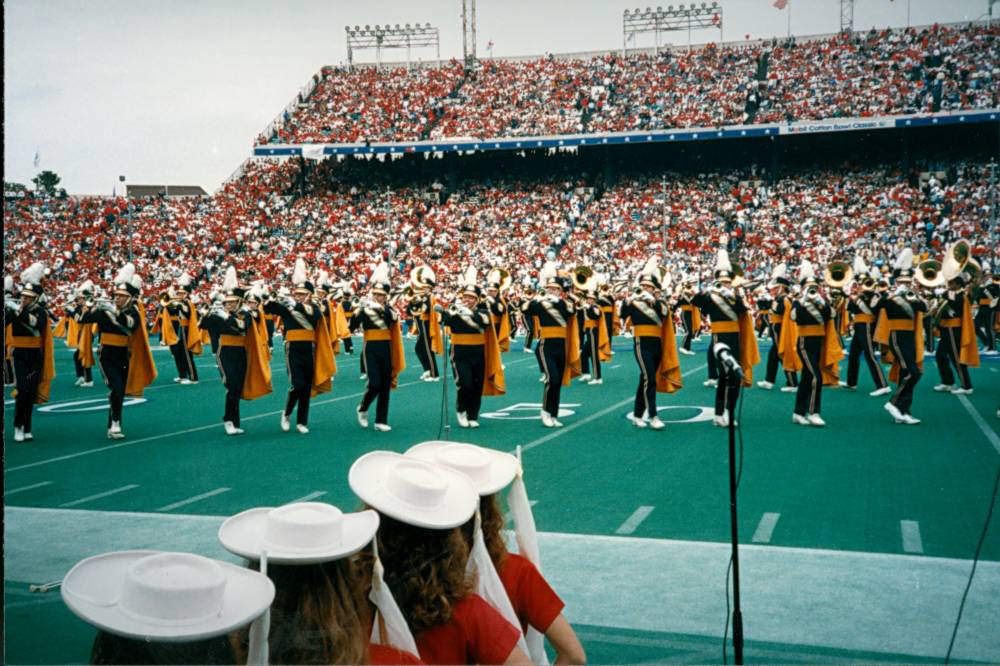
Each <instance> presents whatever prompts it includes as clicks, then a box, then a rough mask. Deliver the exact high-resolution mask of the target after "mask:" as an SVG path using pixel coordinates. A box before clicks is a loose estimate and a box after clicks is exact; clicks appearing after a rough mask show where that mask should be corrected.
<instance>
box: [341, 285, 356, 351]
mask: <svg viewBox="0 0 1000 666" xmlns="http://www.w3.org/2000/svg"><path fill="white" fill-rule="evenodd" d="M340 307H341V310H343V312H344V318H345V320H346V321H348V322H349V321H351V317H352V316H353V315H354V287H353V286H352V284H351V282H349V281H348V282H344V283H343V286H342V288H341V290H340ZM352 331H353V329H351V328H350V327H348V330H347V335H346V336H345V337H344V338H342V339H343V341H344V351H345V352H347V353H348V354H353V353H354V340H352V339H351V332H352Z"/></svg>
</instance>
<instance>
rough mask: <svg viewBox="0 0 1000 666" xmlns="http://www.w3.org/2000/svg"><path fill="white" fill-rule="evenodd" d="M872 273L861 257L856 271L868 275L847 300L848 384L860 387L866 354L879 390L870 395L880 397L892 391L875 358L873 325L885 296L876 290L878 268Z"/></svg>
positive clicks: (852, 386)
mask: <svg viewBox="0 0 1000 666" xmlns="http://www.w3.org/2000/svg"><path fill="white" fill-rule="evenodd" d="M872 271H873V272H871V273H869V271H868V269H867V266H866V265H865V263H864V260H863V259H861V257H857V258H855V260H854V274H855V275H858V276H862V275H863V276H864V277H863V278H861V291H860V293H859V294H857V295H855V296H851V297H850V298H849V299H848V302H847V312H848V314H849V315H850V316H851V322H852V323H851V328H852V329H853V333H852V335H851V347H850V349H849V351H848V358H847V382H846V383H845V384H844V386H845V387H846V388H847V389H848V390H851V391H854V390H855V389H857V387H858V372H859V370H860V366H861V357H862V356H864V358H865V363H867V364H868V371H869V372H870V373H871V376H872V381H873V382H874V383H875V390H874V391H872V392H870V393H869V394H868V395H871V396H876V397H877V396H880V395H885V394H887V393H889V392H890V391H892V389H891V388H890V387H889V383H888V382H887V381H886V379H885V373H884V372H883V371H882V364H881V363H879V361H878V359H876V358H875V348H874V346H873V345H872V333H873V328H872V327H873V326H874V325H875V319H876V317H877V316H878V303H879V300H880V299H881V297H880V296H879V295H878V294H876V293H875V286H876V284H877V271H875V270H874V269H872Z"/></svg>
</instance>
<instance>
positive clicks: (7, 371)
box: [3, 275, 17, 386]
mask: <svg viewBox="0 0 1000 666" xmlns="http://www.w3.org/2000/svg"><path fill="white" fill-rule="evenodd" d="M3 302H4V327H3V336H4V345H3V385H4V386H11V385H13V384H14V364H13V362H12V361H11V358H10V336H11V332H10V312H13V311H14V310H17V307H12V308H8V307H7V305H8V304H11V305H12V306H13V305H14V303H15V302H16V301H15V300H14V278H13V277H12V276H10V275H5V276H4V278H3ZM8 309H9V310H10V312H8Z"/></svg>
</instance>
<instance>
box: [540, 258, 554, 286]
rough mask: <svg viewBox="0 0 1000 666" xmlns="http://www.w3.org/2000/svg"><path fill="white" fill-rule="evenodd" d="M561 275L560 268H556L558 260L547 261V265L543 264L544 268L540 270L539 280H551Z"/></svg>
mask: <svg viewBox="0 0 1000 666" xmlns="http://www.w3.org/2000/svg"><path fill="white" fill-rule="evenodd" d="M558 275H559V269H558V268H556V262H554V261H546V262H545V265H544V266H542V270H540V271H538V281H539V282H542V283H544V282H545V281H546V280H551V279H552V278H555V277H557V276H558Z"/></svg>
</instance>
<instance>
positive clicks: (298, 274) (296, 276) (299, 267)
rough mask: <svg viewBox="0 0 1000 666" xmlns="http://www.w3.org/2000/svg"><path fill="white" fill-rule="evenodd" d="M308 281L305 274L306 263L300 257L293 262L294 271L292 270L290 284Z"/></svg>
mask: <svg viewBox="0 0 1000 666" xmlns="http://www.w3.org/2000/svg"><path fill="white" fill-rule="evenodd" d="M308 280H309V274H308V273H307V272H306V262H305V261H303V260H302V258H301V257H299V258H298V259H296V260H295V269H294V270H292V284H301V283H303V282H306V281H308Z"/></svg>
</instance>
